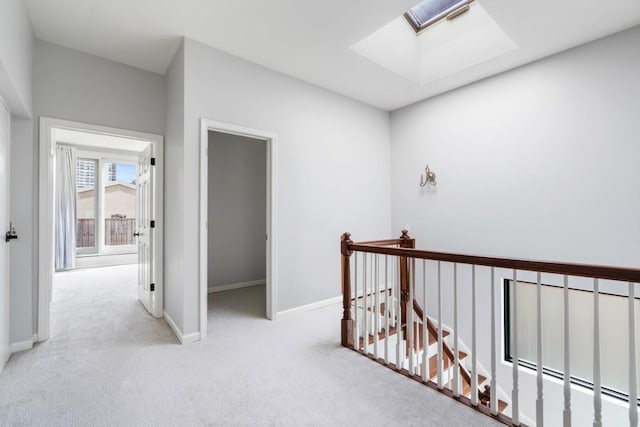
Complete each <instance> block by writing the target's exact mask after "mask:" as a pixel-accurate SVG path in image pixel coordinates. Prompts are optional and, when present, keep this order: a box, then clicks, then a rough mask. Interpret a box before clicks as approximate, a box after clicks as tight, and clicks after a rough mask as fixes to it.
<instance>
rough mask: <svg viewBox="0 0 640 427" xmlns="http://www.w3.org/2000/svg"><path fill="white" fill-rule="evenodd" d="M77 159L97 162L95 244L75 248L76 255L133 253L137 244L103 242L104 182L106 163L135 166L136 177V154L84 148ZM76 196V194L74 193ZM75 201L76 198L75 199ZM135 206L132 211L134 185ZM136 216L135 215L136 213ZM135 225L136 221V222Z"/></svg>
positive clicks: (80, 256)
mask: <svg viewBox="0 0 640 427" xmlns="http://www.w3.org/2000/svg"><path fill="white" fill-rule="evenodd" d="M77 159H78V160H80V159H82V160H94V161H96V162H97V169H96V178H95V181H96V188H95V201H94V202H95V204H96V208H95V211H94V212H95V224H96V230H95V233H96V234H95V236H96V237H95V239H96V244H95V246H94V247H92V248H82V250H80V249H79V248H78V249H76V257H78V258H82V257H88V256H102V255H123V254H134V253H137V251H138V246H137V245H136V244H133V245H106V244H105V226H104V221H105V219H106V216H105V184H106V182H107V170H106V166H107V164H108V163H125V164H130V165H133V166H135V168H136V178H137V176H138V156H136V155H133V154H125V153H120V152H106V151H93V150H86V149H78V151H77ZM76 197H77V195H76ZM76 203H77V199H76ZM135 203H136V206H135V208H134V211H135V212H137V211H138V188H137V187H136V195H135ZM136 216H137V215H136ZM136 227H137V223H136ZM85 249H88V250H85Z"/></svg>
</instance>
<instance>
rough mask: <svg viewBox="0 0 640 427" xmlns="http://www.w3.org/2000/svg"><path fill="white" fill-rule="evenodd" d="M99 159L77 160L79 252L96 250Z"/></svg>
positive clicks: (77, 240) (77, 237)
mask: <svg viewBox="0 0 640 427" xmlns="http://www.w3.org/2000/svg"><path fill="white" fill-rule="evenodd" d="M97 169H98V161H97V160H94V159H78V160H77V161H76V192H77V195H78V202H77V208H76V209H77V215H76V248H77V249H78V252H79V253H87V252H92V251H95V250H96V234H97V233H96V224H97V223H96V215H97V212H98V209H97V206H98V200H97V198H96V185H97V182H96V170H97Z"/></svg>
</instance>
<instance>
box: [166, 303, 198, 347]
mask: <svg viewBox="0 0 640 427" xmlns="http://www.w3.org/2000/svg"><path fill="white" fill-rule="evenodd" d="M164 320H165V321H166V322H167V324H168V325H169V327H170V328H171V330H172V331H173V333H174V334H175V336H176V338H178V341H180V344H191V343H192V342H195V341H199V340H200V332H194V333H192V334H187V335H183V334H182V331H181V330H180V329H178V326H177V325H176V322H174V321H173V319H172V318H171V316H169V314H167V312H166V311H165V312H164Z"/></svg>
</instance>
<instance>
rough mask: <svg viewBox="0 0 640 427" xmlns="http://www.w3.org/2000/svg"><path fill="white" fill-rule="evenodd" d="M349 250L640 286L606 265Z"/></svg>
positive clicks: (637, 279)
mask: <svg viewBox="0 0 640 427" xmlns="http://www.w3.org/2000/svg"><path fill="white" fill-rule="evenodd" d="M347 249H348V250H349V251H351V252H367V253H372V254H381V255H394V256H398V257H407V258H416V259H427V260H433V261H445V262H455V263H459V264H475V265H483V266H487V267H498V268H508V269H515V270H527V271H539V272H541V273H552V274H563V275H565V274H566V275H568V276H580V277H590V278H594V279H609V280H618V281H621V282H634V283H640V269H634V268H627V267H614V266H606V265H589V264H569V263H559V262H548V261H535V260H523V259H510V258H493V257H485V256H477V255H463V254H452V253H446V252H433V251H424V250H419V249H412V248H394V247H383V246H376V245H373V244H370V243H352V244H350V245H348V247H347Z"/></svg>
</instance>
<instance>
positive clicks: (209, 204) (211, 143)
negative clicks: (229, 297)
mask: <svg viewBox="0 0 640 427" xmlns="http://www.w3.org/2000/svg"><path fill="white" fill-rule="evenodd" d="M276 140H277V136H276V134H274V133H272V132H267V131H262V130H257V129H251V128H247V127H243V126H237V125H232V124H228V123H222V122H216V121H212V120H207V119H202V121H201V138H200V141H201V157H200V171H201V175H200V337H201V339H205V338H206V336H207V310H208V304H207V298H208V294H209V292H210V291H212V292H215V291H218V290H230V289H237V288H241V287H248V286H253V285H261V284H264V285H265V314H266V317H267V318H268V319H274V318H275V307H276V298H275V296H276V286H275V282H274V278H275V277H276V275H275V267H276V262H275V260H276V257H275V248H276V232H275V224H276V221H275V199H276V198H275V188H276V186H275V160H276V156H275V154H276V150H275V148H276ZM214 156H218V158H213V157H214ZM234 162H235V163H236V166H235V167H234V165H233V163H234ZM240 165H242V167H239V166H240ZM215 168H217V170H214V169H215ZM216 178H217V180H218V182H214V180H216ZM229 179H232V180H235V181H234V182H232V183H230V182H229V181H228V180H229ZM223 180H224V181H223ZM213 191H215V192H216V194H213ZM239 192H241V193H243V194H239ZM260 199H261V200H260ZM216 201H217V203H216ZM240 210H242V212H241V211H240ZM245 210H250V211H251V212H246V211H245ZM234 212H235V214H234ZM240 212H241V213H240ZM234 239H235V241H234ZM225 242H227V243H226V244H225ZM216 252H217V253H216Z"/></svg>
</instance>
